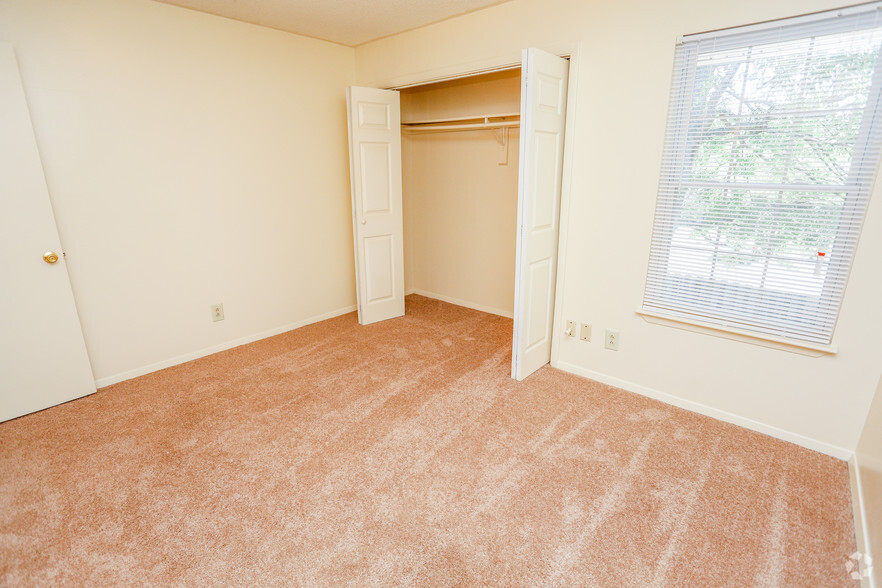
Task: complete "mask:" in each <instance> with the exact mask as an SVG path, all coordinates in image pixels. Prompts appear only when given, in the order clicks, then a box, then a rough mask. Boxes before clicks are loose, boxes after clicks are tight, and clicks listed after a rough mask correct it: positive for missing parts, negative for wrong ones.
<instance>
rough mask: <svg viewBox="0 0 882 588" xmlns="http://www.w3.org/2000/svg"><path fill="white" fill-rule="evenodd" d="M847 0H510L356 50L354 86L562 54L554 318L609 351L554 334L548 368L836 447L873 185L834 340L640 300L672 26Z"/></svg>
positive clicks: (873, 314)
mask: <svg viewBox="0 0 882 588" xmlns="http://www.w3.org/2000/svg"><path fill="white" fill-rule="evenodd" d="M843 4H848V2H844V1H840V2H837V1H835V0H782V1H779V2H765V1H762V0H745V1H743V2H722V1H713V2H708V1H706V0H671V1H670V2H663V3H659V2H653V1H650V0H642V1H637V2H626V3H622V2H599V1H593V2H584V1H581V0H549V1H539V0H514V1H513V2H509V3H505V4H501V5H498V6H495V7H492V8H490V9H487V10H482V11H479V12H475V13H471V14H468V15H465V16H462V17H459V18H455V19H451V20H448V21H444V22H442V23H438V24H435V25H432V26H429V27H425V28H422V29H418V30H415V31H411V32H407V33H403V34H401V35H397V36H393V37H389V38H386V39H382V40H379V41H375V42H373V43H369V44H366V45H363V46H360V47H358V48H357V49H356V72H357V76H358V79H359V82H360V83H361V84H364V85H377V86H384V85H395V84H404V83H408V82H415V81H418V80H420V79H437V78H439V77H442V76H444V75H449V74H452V73H454V72H462V71H475V70H479V69H482V68H489V67H492V66H494V65H500V64H510V63H513V62H516V61H518V60H519V58H520V50H521V49H522V48H524V47H527V46H535V47H540V48H545V49H547V50H552V51H557V52H565V51H569V50H570V49H571V48H573V47H576V46H578V47H579V51H578V55H577V57H578V59H577V61H576V63H575V64H574V70H575V71H574V74H575V76H576V80H577V81H576V85H575V87H574V88H573V90H572V91H573V95H574V96H575V99H574V100H573V101H572V102H571V103H570V105H569V108H575V124H574V126H573V128H571V129H570V132H571V133H572V135H571V139H572V141H573V148H572V158H573V172H572V177H571V178H570V180H571V184H570V191H569V209H568V215H567V217H566V218H565V219H563V223H562V227H563V237H562V239H563V246H564V252H565V258H564V259H562V262H561V267H560V272H561V276H562V279H561V284H562V292H561V306H562V308H561V310H562V317H563V318H571V319H575V320H577V321H588V322H591V323H593V325H594V329H595V331H594V332H595V333H596V334H599V333H602V331H603V329H606V328H616V329H619V330H620V331H621V343H620V350H619V351H618V352H612V351H606V350H604V349H603V345H602V341H601V339H602V338H601V337H599V336H595V338H594V341H593V342H591V343H583V342H580V341H576V340H568V341H564V342H562V344H561V346H560V350H559V362H560V363H559V365H560V366H561V367H563V368H565V369H569V370H572V371H575V372H578V373H581V374H584V375H589V376H592V377H595V378H597V379H601V380H605V381H607V382H612V383H616V384H619V385H622V386H626V387H629V388H631V389H634V390H639V391H642V392H644V393H647V394H656V395H670V396H667V399H668V400H669V401H672V402H676V403H678V404H681V405H684V406H689V407H692V408H698V409H701V410H703V411H705V412H708V413H712V414H716V415H718V416H722V417H724V418H727V419H729V420H733V421H736V422H739V423H740V424H745V425H748V426H753V427H754V428H758V429H761V430H765V431H769V432H772V433H774V434H776V435H778V436H781V437H784V438H788V439H791V440H795V441H797V442H799V443H802V444H804V445H806V446H809V447H814V448H817V449H821V450H823V451H827V452H830V453H832V454H834V455H839V456H842V457H845V456H847V455H848V454H850V452H851V451H853V450H854V448H855V447H856V446H857V441H858V435H859V432H860V427H861V424H862V423H863V421H864V418H865V417H866V415H867V411H868V408H869V405H870V401H871V398H872V395H873V392H874V390H875V386H876V379H877V378H878V362H879V358H880V357H882V305H879V300H882V272H879V271H878V268H879V262H878V260H879V259H880V257H882V202H880V199H882V195H880V190H879V189H878V188H877V189H876V190H875V192H874V194H873V196H872V202H871V205H870V210H869V214H868V217H867V220H866V224H865V226H864V231H863V236H862V238H861V242H860V247H859V250H858V252H857V256H856V259H855V262H854V267H853V271H852V276H851V279H850V281H849V284H848V289H847V291H846V294H845V300H844V304H843V307H842V312H841V315H840V319H839V324H838V327H837V330H836V334H835V337H834V344H835V345H837V346H838V348H839V353H838V354H837V355H835V356H828V357H820V358H812V357H806V356H803V355H797V354H794V353H789V352H786V351H781V350H775V349H769V348H766V347H760V346H756V345H751V344H748V343H743V342H739V341H731V340H727V339H722V338H718V337H713V336H709V335H705V334H700V333H693V332H689V331H685V330H679V329H675V328H670V327H664V326H659V325H653V324H649V323H647V322H645V321H644V320H643V319H641V318H640V317H638V316H637V315H636V314H635V310H636V309H638V308H639V307H640V305H641V299H642V294H643V285H644V277H645V275H646V266H647V260H648V251H649V239H650V231H651V227H652V218H653V212H654V206H655V197H656V190H657V187H658V175H659V168H660V161H661V150H662V138H663V133H664V128H665V120H666V107H667V101H668V92H669V88H670V77H671V68H672V60H673V51H674V43H675V40H676V38H677V37H678V36H679V35H683V34H688V33H694V32H699V31H705V30H711V29H717V28H721V27H728V26H733V25H740V24H747V23H752V22H756V21H761V20H767V19H772V18H779V17H786V16H792V15H796V14H802V13H806V12H812V11H817V10H822V9H827V8H833V7H836V6H839V5H843Z"/></svg>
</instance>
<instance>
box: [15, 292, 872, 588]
mask: <svg viewBox="0 0 882 588" xmlns="http://www.w3.org/2000/svg"><path fill="white" fill-rule="evenodd" d="M510 346H511V321H510V320H508V319H504V318H500V317H496V316H492V315H488V314H483V313H480V312H476V311H472V310H467V309H464V308H460V307H457V306H453V305H450V304H445V303H443V302H437V301H434V300H429V299H427V298H421V297H417V296H412V297H409V298H408V302H407V315H406V316H405V317H403V318H400V319H394V320H391V321H386V322H383V323H379V324H375V325H370V326H367V327H361V326H359V325H358V324H357V322H356V318H355V314H350V315H346V316H343V317H340V318H337V319H332V320H329V321H325V322H322V323H318V324H315V325H312V326H308V327H304V328H302V329H298V330H296V331H292V332H289V333H286V334H283V335H280V336H277V337H273V338H271V339H266V340H263V341H259V342H257V343H253V344H251V345H246V346H243V347H239V348H236V349H233V350H230V351H226V352H223V353H219V354H216V355H213V356H211V357H207V358H204V359H201V360H198V361H194V362H190V363H187V364H184V365H180V366H177V367H173V368H170V369H167V370H163V371H161V372H156V373H153V374H150V375H147V376H144V377H141V378H137V379H135V380H130V381H128V382H123V383H121V384H117V385H115V386H111V387H109V388H105V389H103V390H101V391H100V392H98V393H97V394H95V395H93V396H90V397H88V398H85V399H81V400H77V401H74V402H71V403H68V404H66V405H63V406H59V407H55V408H52V409H49V410H46V411H43V412H40V413H37V414H33V415H30V416H26V417H22V418H20V419H16V420H14V421H10V422H7V423H3V424H0V583H2V584H4V585H119V584H137V585H189V586H204V585H213V586H220V585H223V586H228V585H300V586H317V585H318V586H345V585H351V586H365V585H372V586H381V585H382V586H386V585H418V586H449V585H478V584H483V585H505V586H536V585H542V586H544V585H549V586H553V585H559V586H614V587H619V586H721V585H727V586H856V585H857V583H856V582H854V581H853V580H851V579H850V578H849V576H848V573H847V569H846V563H847V561H848V556H849V555H850V554H851V553H853V552H854V551H855V541H854V530H853V524H852V518H851V516H852V515H851V505H850V494H849V489H848V473H847V467H846V464H845V463H844V462H841V461H838V460H835V459H832V458H830V457H826V456H824V455H821V454H818V453H814V452H812V451H809V450H806V449H802V448H800V447H797V446H795V445H791V444H788V443H785V442H782V441H777V440H775V439H772V438H769V437H766V436H763V435H760V434H757V433H753V432H750V431H747V430H744V429H741V428H739V427H736V426H733V425H729V424H725V423H721V422H719V421H715V420H713V419H710V418H707V417H703V416H699V415H696V414H692V413H689V412H686V411H683V410H679V409H676V408H673V407H670V406H667V405H665V404H662V403H659V402H656V401H653V400H649V399H646V398H643V397H641V396H637V395H634V394H631V393H628V392H624V391H622V390H617V389H615V388H610V387H608V386H604V385H601V384H598V383H595V382H592V381H589V380H585V379H582V378H579V377H576V376H572V375H569V374H566V373H564V372H560V371H557V370H554V369H552V368H549V367H545V368H543V369H541V370H540V371H539V372H537V373H536V374H534V375H533V376H531V377H530V378H528V379H527V380H525V381H524V382H522V383H517V382H515V381H513V380H511V379H509V369H510V368H509V364H510Z"/></svg>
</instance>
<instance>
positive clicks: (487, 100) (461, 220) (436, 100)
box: [400, 68, 521, 318]
mask: <svg viewBox="0 0 882 588" xmlns="http://www.w3.org/2000/svg"><path fill="white" fill-rule="evenodd" d="M400 97H401V161H402V167H401V172H402V174H401V175H402V199H403V212H404V284H405V285H404V288H405V293H406V294H420V295H422V296H426V297H428V298H435V299H438V300H443V301H446V302H450V303H453V304H457V305H459V306H465V307H468V308H474V309H476V310H481V311H484V312H489V313H492V314H497V315H501V316H504V317H507V318H512V317H513V316H514V314H513V313H514V289H515V247H516V242H517V205H518V150H519V145H520V132H519V130H520V129H519V126H520V122H519V119H520V100H521V70H520V68H517V69H511V70H506V71H501V72H494V73H488V74H483V75H477V76H471V77H465V78H458V79H455V80H450V81H444V82H437V83H432V84H426V85H421V86H413V87H409V88H405V89H402V90H400Z"/></svg>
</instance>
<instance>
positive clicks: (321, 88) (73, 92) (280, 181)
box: [0, 0, 355, 384]
mask: <svg viewBox="0 0 882 588" xmlns="http://www.w3.org/2000/svg"><path fill="white" fill-rule="evenodd" d="M0 40H4V41H9V42H11V43H13V45H14V47H15V50H16V52H17V55H18V60H19V64H20V67H21V72H22V78H23V81H24V86H25V91H26V94H27V98H28V101H29V104H30V108H31V113H32V118H33V122H34V127H35V133H36V136H37V143H38V145H39V147H40V152H41V155H42V159H43V165H44V168H45V173H46V178H47V181H48V185H49V190H50V193H51V198H52V203H53V206H54V209H55V214H56V217H57V221H58V227H59V231H60V234H61V239H62V242H63V244H64V246H65V250H66V252H67V254H68V264H69V267H70V276H71V281H72V285H73V289H74V293H75V296H76V301H77V305H78V308H79V313H80V318H81V322H82V324H83V330H84V334H85V339H86V343H87V346H88V350H89V354H90V356H91V361H92V365H93V370H94V373H95V376H96V377H97V378H98V380H99V384H101V383H107V381H109V380H112V379H115V378H117V377H120V376H125V375H133V374H135V373H139V372H142V371H145V369H150V368H151V367H153V368H155V367H158V366H161V365H165V364H167V363H174V361H175V360H176V358H177V359H180V358H182V357H191V356H193V354H197V355H198V354H199V353H200V350H203V351H204V350H211V349H214V350H216V349H217V348H219V347H223V346H225V345H229V344H230V342H233V341H236V340H241V339H243V338H249V337H254V336H255V335H258V334H261V333H266V332H268V331H277V330H284V328H285V327H286V326H289V325H292V324H297V323H298V322H301V321H304V320H308V319H310V318H311V317H316V316H319V315H323V314H325V313H331V312H334V311H338V310H340V309H343V308H347V307H350V306H352V305H354V304H355V288H354V273H353V261H352V237H351V220H350V218H351V217H350V212H349V209H350V197H349V169H348V163H347V158H348V151H347V142H346V141H347V139H346V107H345V88H346V86H347V85H348V84H350V83H352V81H353V78H354V51H353V50H352V49H350V48H347V47H342V46H339V45H335V44H332V43H325V42H321V41H316V40H313V39H307V38H303V37H297V36H295V35H291V34H288V33H282V32H279V31H274V30H270V29H267V28H261V27H257V26H253V25H247V24H243V23H239V22H235V21H232V20H227V19H223V18H219V17H215V16H209V15H206V14H201V13H198V12H193V11H189V10H185V9H181V8H177V7H173V6H170V5H167V4H160V3H158V2H151V1H148V0H64V1H53V0H2V1H0ZM217 302H222V303H223V304H224V309H225V312H226V320H225V321H223V322H218V323H212V322H211V320H210V318H209V305H211V304H214V303H217Z"/></svg>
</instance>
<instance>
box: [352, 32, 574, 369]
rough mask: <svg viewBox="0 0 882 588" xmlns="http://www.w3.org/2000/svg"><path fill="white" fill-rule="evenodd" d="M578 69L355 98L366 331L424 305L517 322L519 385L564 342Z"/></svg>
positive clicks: (549, 67) (532, 60) (552, 68)
mask: <svg viewBox="0 0 882 588" xmlns="http://www.w3.org/2000/svg"><path fill="white" fill-rule="evenodd" d="M568 89H569V60H568V59H565V58H560V57H557V56H555V55H553V54H550V53H546V52H544V51H540V50H538V49H525V50H524V51H523V55H522V61H521V67H520V68H516V67H512V68H505V69H501V70H497V71H492V72H483V73H480V74H475V75H470V76H465V75H463V76H460V77H457V78H456V79H447V80H441V81H438V80H437V79H436V81H432V82H427V83H424V84H412V85H409V86H407V87H400V88H399V89H397V90H380V89H375V88H366V87H357V86H350V87H349V88H347V110H348V117H349V118H348V120H349V153H350V177H351V183H352V215H353V216H352V222H353V235H354V246H355V273H356V289H357V298H358V319H359V322H360V323H361V324H369V323H372V322H376V321H380V320H385V319H389V318H394V317H397V316H401V315H403V314H404V296H405V295H406V294H411V293H416V294H421V295H423V296H426V297H429V298H435V299H439V300H443V301H447V302H451V303H453V304H457V305H460V306H465V307H469V308H474V309H477V310H481V311H485V312H490V313H494V314H498V315H501V316H505V317H509V318H512V319H513V337H512V377H513V378H515V379H518V380H521V379H523V378H525V377H526V376H528V375H530V374H531V373H533V372H534V371H536V370H537V369H539V368H540V367H541V366H543V365H545V364H547V363H549V361H550V359H551V355H552V347H553V341H554V338H553V336H554V328H553V325H554V324H555V317H554V314H555V312H554V309H555V298H556V292H555V288H556V279H557V257H558V243H559V235H560V211H561V192H562V186H563V183H564V182H563V175H564V169H563V168H564V158H565V153H567V152H568V150H569V149H568V148H567V146H566V143H565V128H566V122H567V108H566V106H567V98H568Z"/></svg>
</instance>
